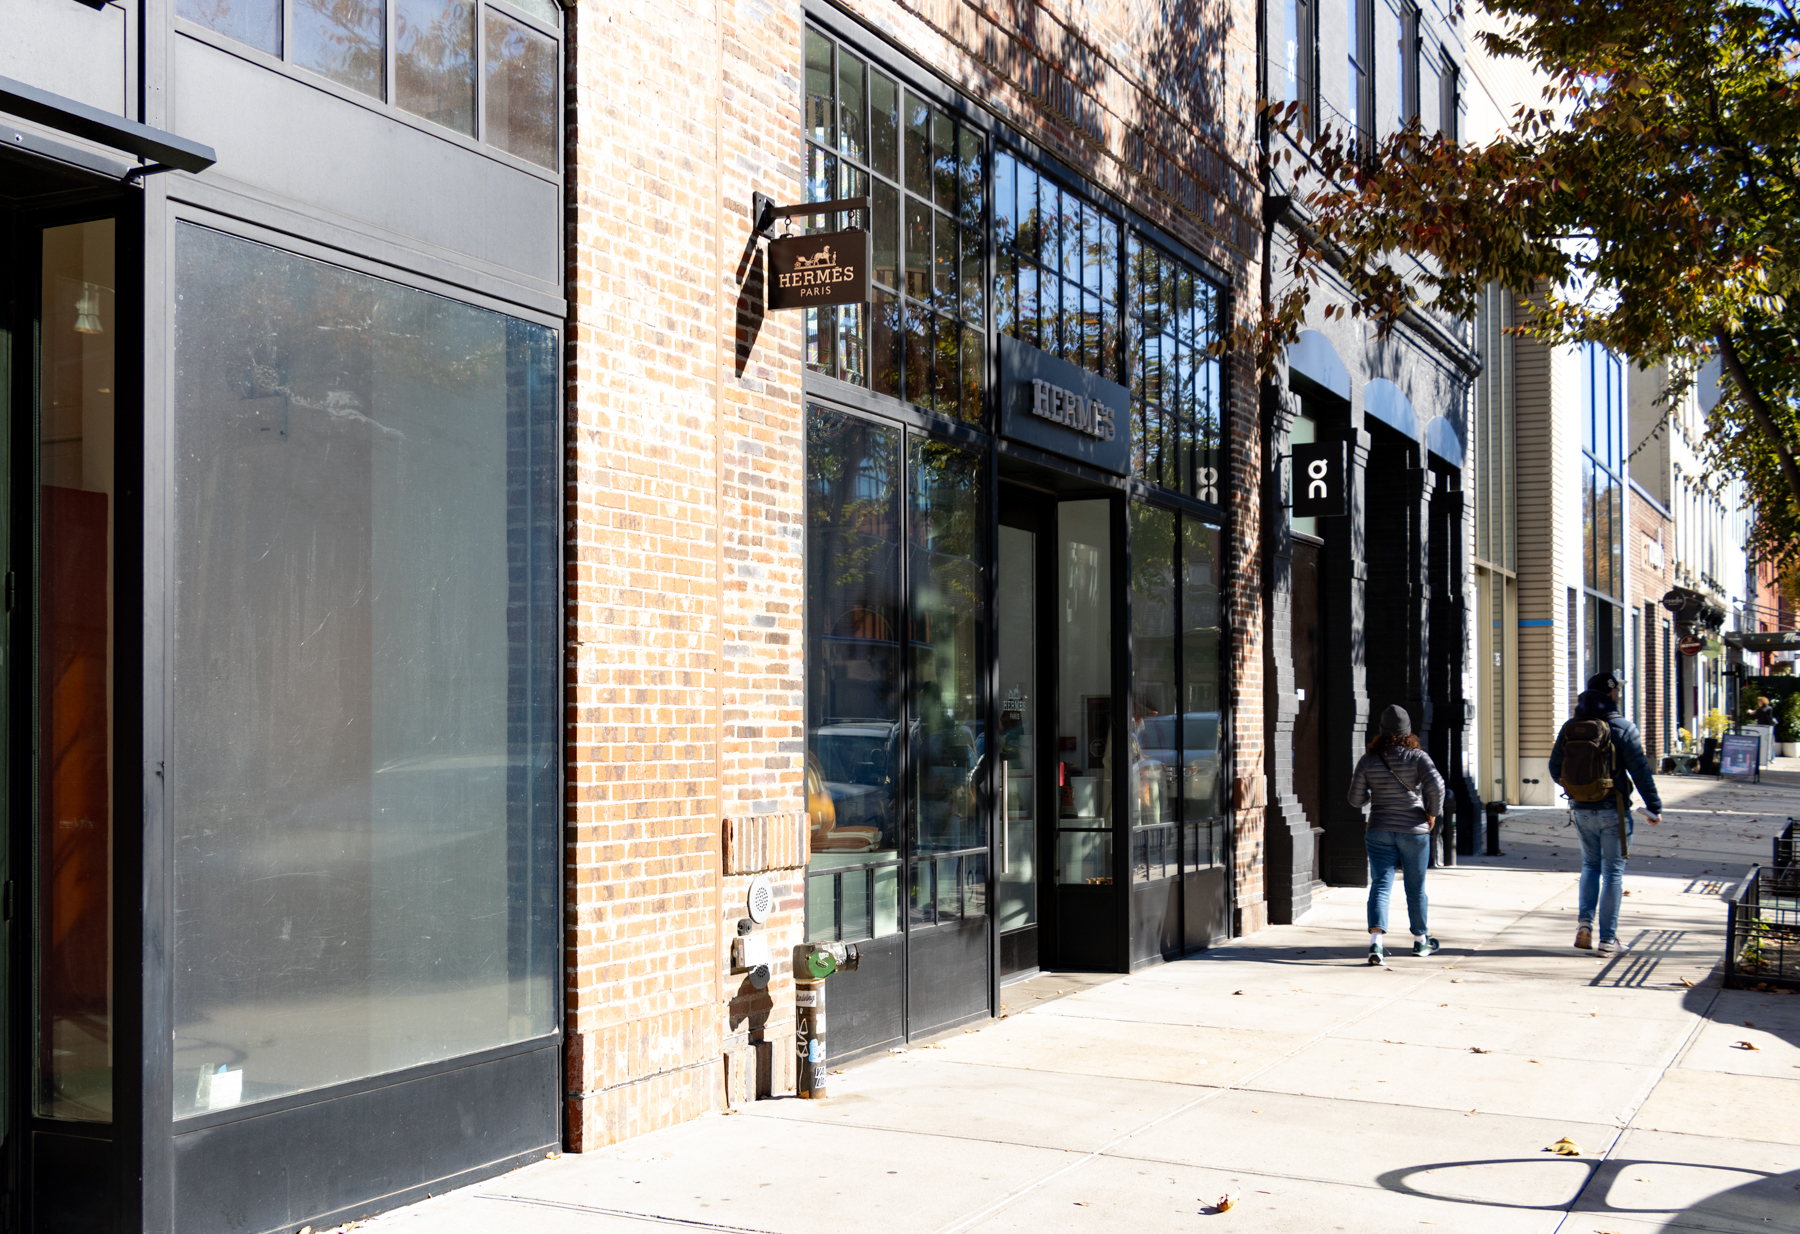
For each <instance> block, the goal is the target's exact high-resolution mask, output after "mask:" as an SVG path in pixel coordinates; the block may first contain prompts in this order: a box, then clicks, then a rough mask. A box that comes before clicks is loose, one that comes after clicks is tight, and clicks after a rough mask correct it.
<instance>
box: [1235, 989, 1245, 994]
mask: <svg viewBox="0 0 1800 1234" xmlns="http://www.w3.org/2000/svg"><path fill="white" fill-rule="evenodd" d="M1232 993H1233V994H1242V993H1243V991H1242V990H1233V991H1232Z"/></svg>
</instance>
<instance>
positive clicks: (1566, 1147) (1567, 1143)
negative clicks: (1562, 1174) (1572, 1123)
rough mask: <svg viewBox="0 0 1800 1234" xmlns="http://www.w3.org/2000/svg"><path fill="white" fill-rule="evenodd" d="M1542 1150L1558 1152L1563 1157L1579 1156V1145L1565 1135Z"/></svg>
mask: <svg viewBox="0 0 1800 1234" xmlns="http://www.w3.org/2000/svg"><path fill="white" fill-rule="evenodd" d="M1544 1151H1545V1152H1547V1153H1558V1154H1561V1155H1562V1156H1564V1157H1579V1156H1581V1146H1580V1145H1579V1144H1577V1143H1575V1141H1574V1140H1571V1139H1570V1138H1569V1137H1568V1136H1566V1135H1565V1136H1564V1137H1563V1138H1562V1139H1560V1140H1558V1141H1557V1142H1556V1143H1554V1144H1552V1145H1550V1147H1548V1148H1546V1149H1545V1150H1544Z"/></svg>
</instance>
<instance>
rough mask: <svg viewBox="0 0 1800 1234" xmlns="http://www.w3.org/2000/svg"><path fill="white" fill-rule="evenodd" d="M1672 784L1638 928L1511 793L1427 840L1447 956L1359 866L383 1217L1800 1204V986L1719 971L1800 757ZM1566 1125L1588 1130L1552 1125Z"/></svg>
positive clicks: (952, 1225) (1697, 1209)
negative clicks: (1435, 858) (996, 1011)
mask: <svg viewBox="0 0 1800 1234" xmlns="http://www.w3.org/2000/svg"><path fill="white" fill-rule="evenodd" d="M1784 761H1786V762H1792V761H1794V760H1784ZM1784 770H1788V771H1790V772H1792V771H1800V766H1796V767H1794V768H1785V769H1784ZM1782 778H1783V779H1789V777H1787V776H1784V777H1782ZM1660 783H1661V784H1662V785H1663V787H1664V790H1665V792H1664V796H1665V802H1666V804H1667V805H1668V806H1669V808H1670V813H1669V815H1668V820H1669V821H1668V822H1666V823H1665V824H1664V825H1663V826H1662V827H1655V828H1653V827H1648V826H1645V825H1643V824H1642V822H1641V820H1640V823H1639V825H1638V827H1637V833H1636V837H1635V839H1634V857H1633V861H1632V863H1631V868H1630V871H1629V874H1628V876H1627V884H1626V885H1627V888H1628V890H1629V898H1628V899H1627V900H1626V902H1625V912H1624V919H1623V922H1622V928H1621V936H1622V937H1623V938H1625V939H1626V940H1627V941H1628V942H1629V944H1630V947H1631V949H1630V951H1629V952H1627V953H1626V954H1623V955H1620V956H1618V957H1616V958H1614V959H1612V960H1611V961H1602V960H1600V959H1598V958H1597V957H1595V956H1593V955H1592V954H1591V953H1583V952H1577V951H1575V950H1574V949H1573V948H1572V947H1571V946H1570V942H1571V940H1572V938H1573V935H1574V904H1575V871H1576V870H1578V869H1579V864H1580V862H1579V848H1578V845H1577V843H1576V841H1575V836H1574V832H1573V831H1572V830H1571V829H1570V828H1569V827H1568V826H1567V825H1566V814H1565V812H1563V811H1560V810H1547V809H1546V810H1518V811H1515V812H1513V813H1511V814H1509V815H1508V816H1507V821H1506V824H1505V827H1504V828H1503V831H1502V837H1503V847H1504V849H1505V850H1506V855H1505V856H1504V857H1495V858H1479V859H1477V860H1475V861H1473V862H1471V863H1469V864H1465V865H1460V866H1458V867H1455V868H1453V869H1446V870H1436V871H1433V872H1432V874H1431V876H1430V879H1429V881H1428V891H1429V894H1430V897H1431V921H1432V930H1433V933H1435V934H1436V935H1437V936H1438V937H1439V938H1440V939H1441V940H1442V942H1443V944H1444V950H1443V951H1442V952H1441V953H1440V954H1438V955H1434V956H1431V957H1429V958H1427V959H1422V960H1420V959H1414V958H1412V957H1411V956H1410V955H1403V956H1396V957H1393V958H1391V959H1390V961H1389V966H1388V967H1387V968H1385V969H1375V968H1369V967H1368V966H1367V965H1366V964H1365V963H1364V956H1365V953H1366V951H1367V946H1368V936H1367V934H1366V933H1365V931H1364V927H1363V901H1364V893H1363V892H1362V891H1361V890H1360V889H1354V888H1341V889H1334V890H1331V891H1327V892H1326V893H1325V894H1324V896H1323V898H1322V901H1321V902H1320V904H1319V907H1317V908H1316V909H1315V910H1314V911H1313V912H1312V913H1311V914H1310V915H1309V916H1308V918H1307V919H1306V920H1305V921H1304V922H1303V923H1301V924H1299V925H1294V926H1282V927H1275V928H1272V929H1269V930H1266V931H1264V932H1263V933H1261V934H1258V935H1255V936H1254V937H1251V938H1247V939H1243V940H1240V941H1239V942H1237V943H1234V944H1232V945H1230V946H1226V947H1221V948H1218V949H1216V950H1214V951H1212V952H1209V953H1207V954H1205V955H1203V956H1200V957H1197V958H1194V959H1191V960H1184V961H1181V962H1178V963H1171V964H1166V965H1162V966H1159V967H1156V968H1152V969H1148V970H1144V971H1141V972H1138V973H1135V974H1132V975H1130V976H1127V977H1115V978H1097V977H1094V976H1092V975H1084V976H1079V977H1078V976H1075V975H1069V976H1067V977H1061V976H1057V975H1054V974H1053V975H1048V976H1044V977H1039V978H1037V979H1034V980H1033V981H1031V982H1027V983H1022V984H1020V985H1014V986H1010V987H1008V988H1007V990H1006V1002H1007V1004H1008V1007H1009V1010H1010V1014H1009V1016H1008V1017H1007V1018H1006V1019H1004V1020H1001V1021H997V1022H993V1023H990V1024H987V1025H985V1026H984V1027H982V1028H981V1029H980V1030H979V1031H975V1030H969V1031H963V1032H958V1033H954V1034H952V1035H950V1036H949V1037H947V1038H945V1039H942V1040H940V1041H938V1042H935V1043H930V1044H924V1045H917V1044H916V1045H914V1046H913V1047H911V1048H910V1049H908V1050H906V1051H905V1052H902V1053H895V1054H892V1055H889V1056H887V1057H884V1058H880V1059H876V1060H874V1061H870V1062H866V1063H863V1064H860V1065H856V1066H852V1067H849V1068H846V1069H845V1070H844V1072H843V1073H842V1074H841V1075H834V1076H833V1077H832V1092H833V1094H834V1095H833V1096H832V1097H831V1098H830V1099H829V1100H826V1101H819V1102H811V1101H800V1100H795V1099H786V1100H775V1101H764V1102H758V1103H756V1104H755V1105H753V1106H751V1107H748V1108H746V1109H744V1110H743V1111H742V1112H741V1113H737V1112H734V1113H733V1114H731V1115H725V1116H720V1115H714V1116H709V1117H706V1118H702V1119H700V1120H699V1121H697V1122H693V1123H689V1124H686V1125H684V1126H680V1127H676V1128H672V1129H670V1130H667V1131H662V1132H658V1133H654V1134H651V1135H647V1136H644V1137H642V1138H640V1139H637V1140H632V1141H629V1142H627V1143H624V1144H620V1145H617V1146H615V1147H613V1148H610V1149H607V1150H604V1151H601V1152H596V1153H589V1154H585V1155H582V1156H568V1157H563V1158H561V1159H558V1160H552V1161H546V1162H544V1163H543V1164H541V1165H537V1166H532V1167H529V1168H527V1169H524V1170H519V1171H516V1172H514V1173H512V1174H509V1175H506V1176H504V1177H501V1178H497V1179H494V1180H491V1181H489V1182H487V1183H484V1184H481V1185H479V1186H475V1187H470V1188H466V1189H464V1190H462V1191H458V1192H453V1193H451V1194H448V1195H445V1196H441V1197H438V1198H436V1199H433V1200H429V1201H426V1202H425V1203H423V1204H418V1205H414V1206H412V1207H410V1208H406V1209H401V1210H398V1211H396V1212H393V1213H390V1214H387V1215H385V1216H382V1217H378V1218H376V1219H374V1220H372V1221H369V1222H367V1223H365V1224H363V1225H362V1226H361V1227H360V1229H361V1230H365V1231H368V1232H369V1234H377V1232H378V1234H474V1232H476V1231H480V1232H481V1234H491V1232H493V1231H513V1230H520V1231H532V1232H533V1234H564V1232H570V1234H573V1232H575V1231H580V1232H582V1234H592V1232H602V1231H604V1232H611V1231H644V1230H649V1229H653V1228H657V1227H662V1228H666V1229H679V1228H686V1229H701V1230H725V1231H780V1232H782V1234H789V1232H792V1234H812V1232H825V1231H849V1230H856V1231H863V1230H866V1231H882V1232H883V1234H890V1232H892V1231H895V1230H902V1229H904V1230H912V1231H939V1232H942V1234H949V1232H951V1231H964V1230H968V1231H982V1232H989V1231H1006V1230H1023V1231H1034V1232H1035V1231H1043V1230H1095V1231H1099V1230H1117V1229H1120V1228H1122V1227H1127V1226H1135V1227H1137V1228H1139V1229H1144V1230H1163V1229H1189V1228H1201V1227H1204V1228H1208V1229H1220V1230H1224V1229H1234V1230H1244V1231H1296V1232H1301V1231H1304V1232H1307V1234H1311V1232H1313V1231H1346V1232H1351V1231H1380V1232H1383V1234H1387V1232H1390V1231H1394V1230H1400V1229H1413V1228H1419V1227H1422V1226H1427V1225H1436V1226H1438V1227H1440V1228H1443V1229H1448V1230H1459V1231H1461V1230H1481V1231H1489V1230H1492V1231H1513V1230H1517V1231H1542V1232H1546V1234H1547V1232H1549V1231H1561V1232H1573V1234H1588V1232H1589V1231H1617V1232H1618V1234H1637V1232H1639V1231H1650V1230H1664V1229H1667V1230H1690V1229H1691V1230H1714V1231H1721V1230H1722V1231H1748V1230H1755V1231H1764V1230H1794V1229H1797V1228H1800V1114H1797V1113H1796V1111H1800V997H1795V996H1787V995H1781V994H1765V993H1756V992H1747V991H1726V990H1721V989H1720V988H1719V982H1718V978H1717V976H1716V975H1715V969H1716V968H1717V966H1718V964H1719V961H1720V959H1721V957H1722V951H1723V946H1724V926H1725V906H1724V904H1723V903H1721V900H1720V896H1721V893H1722V892H1724V891H1726V890H1728V889H1729V887H1730V885H1731V884H1733V883H1734V882H1735V881H1736V880H1738V879H1740V878H1741V877H1742V876H1743V874H1744V871H1745V869H1746V868H1747V867H1748V866H1749V865H1750V864H1751V863H1752V862H1754V861H1766V860H1767V858H1768V852H1769V837H1770V836H1771V835H1772V834H1773V832H1774V830H1775V829H1776V828H1778V827H1779V826H1780V825H1781V820H1783V819H1785V818H1786V817H1787V816H1789V815H1800V776H1792V778H1791V780H1790V783H1789V784H1781V785H1774V784H1771V785H1765V786H1761V787H1756V786H1748V785H1739V784H1732V783H1720V782H1718V781H1714V780H1702V779H1700V778H1697V777H1694V778H1687V779H1682V778H1673V779H1665V780H1661V781H1660ZM1396 898H1398V897H1396ZM1396 907H1397V908H1398V911H1399V913H1400V915H1401V916H1400V921H1399V922H1398V926H1399V927H1400V928H1399V929H1397V930H1396V935H1397V936H1401V937H1403V935H1404V930H1403V927H1404V924H1405V921H1404V914H1405V909H1404V906H1403V904H1397V905H1396ZM1690 983H1691V984H1690ZM1059 991H1060V992H1061V994H1060V996H1059V995H1058V993H1057V992H1059ZM1740 1043H1748V1044H1749V1045H1750V1046H1753V1047H1755V1048H1754V1049H1745V1048H1743V1045H1741V1044H1740ZM1565 1136H1566V1137H1568V1138H1569V1139H1571V1140H1573V1141H1575V1143H1576V1144H1577V1145H1579V1146H1580V1150H1581V1155H1580V1156H1579V1157H1567V1156H1558V1155H1555V1154H1552V1153H1549V1152H1546V1151H1545V1149H1546V1147H1547V1146H1548V1145H1550V1144H1551V1143H1553V1142H1555V1141H1556V1140H1558V1139H1561V1138H1562V1137H1565ZM1227 1193H1237V1194H1238V1195H1239V1197H1240V1198H1239V1200H1238V1202H1237V1204H1236V1206H1235V1207H1233V1208H1232V1209H1231V1210H1230V1211H1229V1212H1225V1213H1214V1212H1212V1211H1211V1209H1212V1205H1213V1203H1214V1201H1216V1200H1217V1199H1218V1198H1219V1197H1220V1196H1221V1195H1224V1194H1227Z"/></svg>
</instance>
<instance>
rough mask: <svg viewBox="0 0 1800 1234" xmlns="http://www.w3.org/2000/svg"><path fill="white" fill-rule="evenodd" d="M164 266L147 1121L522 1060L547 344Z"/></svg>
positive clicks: (332, 284)
mask: <svg viewBox="0 0 1800 1234" xmlns="http://www.w3.org/2000/svg"><path fill="white" fill-rule="evenodd" d="M176 267H177V269H176V275H177V278H176V286H177V297H178V298H177V305H176V357H175V358H176V369H177V377H176V389H175V395H176V421H175V449H176V456H177V462H176V468H175V511H174V529H173V543H174V545H175V563H174V585H175V600H174V611H173V613H172V614H171V618H172V627H171V628H172V629H173V630H174V636H173V639H174V642H173V665H172V669H173V691H174V692H173V697H172V708H173V712H174V715H173V724H172V726H171V731H172V732H173V734H174V736H173V743H172V747H171V749H170V751H169V757H168V764H167V766H168V790H169V793H170V802H171V808H172V819H173V827H174V833H175V877H174V900H175V947H174V967H175V973H176V976H175V992H174V994H175V997H174V1002H175V1020H176V1035H175V1048H176V1068H177V1072H176V1095H175V1113H176V1115H177V1116H181V1115H185V1114H192V1113H197V1112H202V1111H206V1110H209V1109H218V1108H222V1107H224V1106H229V1105H234V1104H237V1103H239V1102H245V1103H248V1102H254V1101H258V1100H262V1099H266V1098H270V1097H276V1096H280V1095H282V1094H286V1093H292V1092H297V1091H303V1090H307V1089H314V1088H319V1087H322V1086H325V1085H330V1084H335V1083H341V1082H344V1081H348V1080H354V1079H358V1078H361V1077H364V1076H370V1075H378V1074H381V1073H384V1072H391V1071H395V1070H398V1069H400V1068H404V1067H410V1066H414V1065H417V1064H421V1063H426V1062H431V1061H435V1060H440V1059H446V1058H451V1057H455V1056H458V1055H462V1054H467V1053H469V1052H471V1051H475V1050H481V1049H485V1048H488V1047H492V1046H498V1045H503V1044H507V1043H510V1042H516V1041H522V1040H527V1039H530V1038H534V1037H539V1036H542V1035H544V1034H546V1033H549V1032H550V1031H551V1029H552V1027H553V1024H554V1019H553V1013H554V1008H555V1005H556V1001H555V1000H556V997H557V992H556V982H555V973H556V966H557V957H558V956H559V954H560V950H559V949H560V935H559V928H558V920H557V912H556V905H557V886H558V877H559V873H558V872H559V869H560V864H559V850H558V834H559V825H558V806H557V801H558V793H559V789H558V765H557V757H556V755H557V750H558V748H559V746H558V716H557V704H556V698H557V687H556V683H557V651H556V644H557V629H558V626H557V598H558V569H557V560H558V555H557V526H558V508H559V507H558V500H559V498H558V493H559V489H558V481H559V477H560V474H561V472H560V463H559V461H558V457H557V453H556V432H555V423H556V419H555V417H556V407H557V398H556V389H557V376H556V355H555V339H554V336H553V335H552V334H551V333H550V332H549V331H548V330H546V329H544V328H542V327H539V326H536V325H531V324H528V323H525V322H521V321H517V320H514V319H512V318H508V317H505V316H502V315H500V314H497V313H492V312H487V311H484V310H480V309H476V308H472V307H470V306H468V305H464V304H459V303H456V302H454V301H451V300H447V299H443V298H440V297H437V296H432V295H428V294H425V293H423V292H419V291H415V290H412V289H409V288H405V287H401V286H399V285H397V284H394V283H389V282H385V281H382V280H379V279H374V278H369V277H367V276H364V275H360V274H354V273H351V272H349V271H346V270H343V269H340V268H337V267H335V266H330V265H326V264H324V263H321V262H316V261H311V260H307V259H304V258H300V257H296V256H293V255H291V254H287V253H283V252H281V251H279V250H276V249H273V248H268V247H264V246H262V245H257V244H252V243H249V242H247V241H243V240H239V239H236V238H232V237H228V236H225V235H222V234H220V233H218V232H214V231H210V230H206V229H204V228H200V227H195V226H191V225H188V226H184V227H183V228H182V229H181V231H180V232H179V235H178V239H177V252H176ZM234 1073H235V1075H234Z"/></svg>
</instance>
